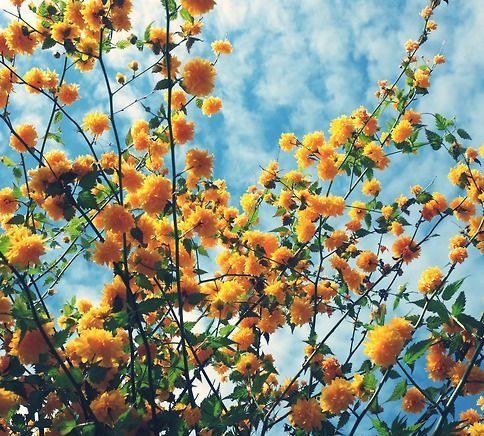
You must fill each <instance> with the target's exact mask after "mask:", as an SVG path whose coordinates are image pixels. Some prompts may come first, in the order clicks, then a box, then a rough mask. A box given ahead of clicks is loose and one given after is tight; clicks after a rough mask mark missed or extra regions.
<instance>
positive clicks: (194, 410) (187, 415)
mask: <svg viewBox="0 0 484 436" xmlns="http://www.w3.org/2000/svg"><path fill="white" fill-rule="evenodd" d="M201 417H202V411H201V410H200V408H199V407H190V406H189V407H187V408H186V409H185V410H184V411H183V419H184V420H185V422H186V423H187V425H188V426H189V427H193V426H195V424H197V423H198V422H199V421H200V419H201Z"/></svg>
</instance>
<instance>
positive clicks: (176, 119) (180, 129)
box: [172, 113, 195, 144]
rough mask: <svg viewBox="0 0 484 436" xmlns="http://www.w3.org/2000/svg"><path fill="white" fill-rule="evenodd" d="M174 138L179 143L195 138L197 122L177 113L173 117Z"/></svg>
mask: <svg viewBox="0 0 484 436" xmlns="http://www.w3.org/2000/svg"><path fill="white" fill-rule="evenodd" d="M172 126H173V140H174V141H175V142H176V143H177V144H186V143H187V142H188V141H191V140H192V139H193V135H194V132H195V123H193V122H192V121H187V120H186V118H185V116H184V115H182V114H180V113H177V114H176V115H174V116H173V117H172Z"/></svg>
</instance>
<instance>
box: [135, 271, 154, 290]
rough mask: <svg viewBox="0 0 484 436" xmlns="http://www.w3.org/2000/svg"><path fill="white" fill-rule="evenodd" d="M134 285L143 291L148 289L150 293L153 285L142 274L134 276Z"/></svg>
mask: <svg viewBox="0 0 484 436" xmlns="http://www.w3.org/2000/svg"><path fill="white" fill-rule="evenodd" d="M135 283H136V284H137V285H138V286H139V287H140V288H143V289H148V290H150V291H152V290H153V285H152V284H151V282H150V281H149V279H148V277H146V276H145V275H143V274H139V275H137V276H136V278H135Z"/></svg>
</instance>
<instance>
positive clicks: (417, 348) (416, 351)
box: [403, 339, 432, 365]
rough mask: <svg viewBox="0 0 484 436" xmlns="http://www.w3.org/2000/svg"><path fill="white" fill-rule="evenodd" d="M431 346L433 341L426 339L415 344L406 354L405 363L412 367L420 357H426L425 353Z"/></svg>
mask: <svg viewBox="0 0 484 436" xmlns="http://www.w3.org/2000/svg"><path fill="white" fill-rule="evenodd" d="M430 344H432V339H425V340H423V341H420V342H417V343H415V344H413V345H412V346H411V347H410V348H409V349H408V350H407V352H406V353H405V356H404V357H403V361H404V362H405V363H406V364H407V365H411V364H412V363H414V362H415V361H417V359H418V358H419V357H421V356H423V355H424V353H425V352H426V351H427V349H428V348H429V347H430Z"/></svg>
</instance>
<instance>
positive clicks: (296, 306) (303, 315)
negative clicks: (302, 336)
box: [291, 297, 313, 325]
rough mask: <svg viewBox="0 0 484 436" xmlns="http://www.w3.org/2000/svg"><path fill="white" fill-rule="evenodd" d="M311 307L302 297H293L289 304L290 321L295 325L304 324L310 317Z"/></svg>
mask: <svg viewBox="0 0 484 436" xmlns="http://www.w3.org/2000/svg"><path fill="white" fill-rule="evenodd" d="M312 314H313V307H311V303H310V302H309V301H308V300H305V299H304V298H299V297H297V298H295V299H294V301H293V302H292V305H291V322H292V323H293V324H296V325H304V324H306V323H307V322H309V320H310V319H311V315H312Z"/></svg>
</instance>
